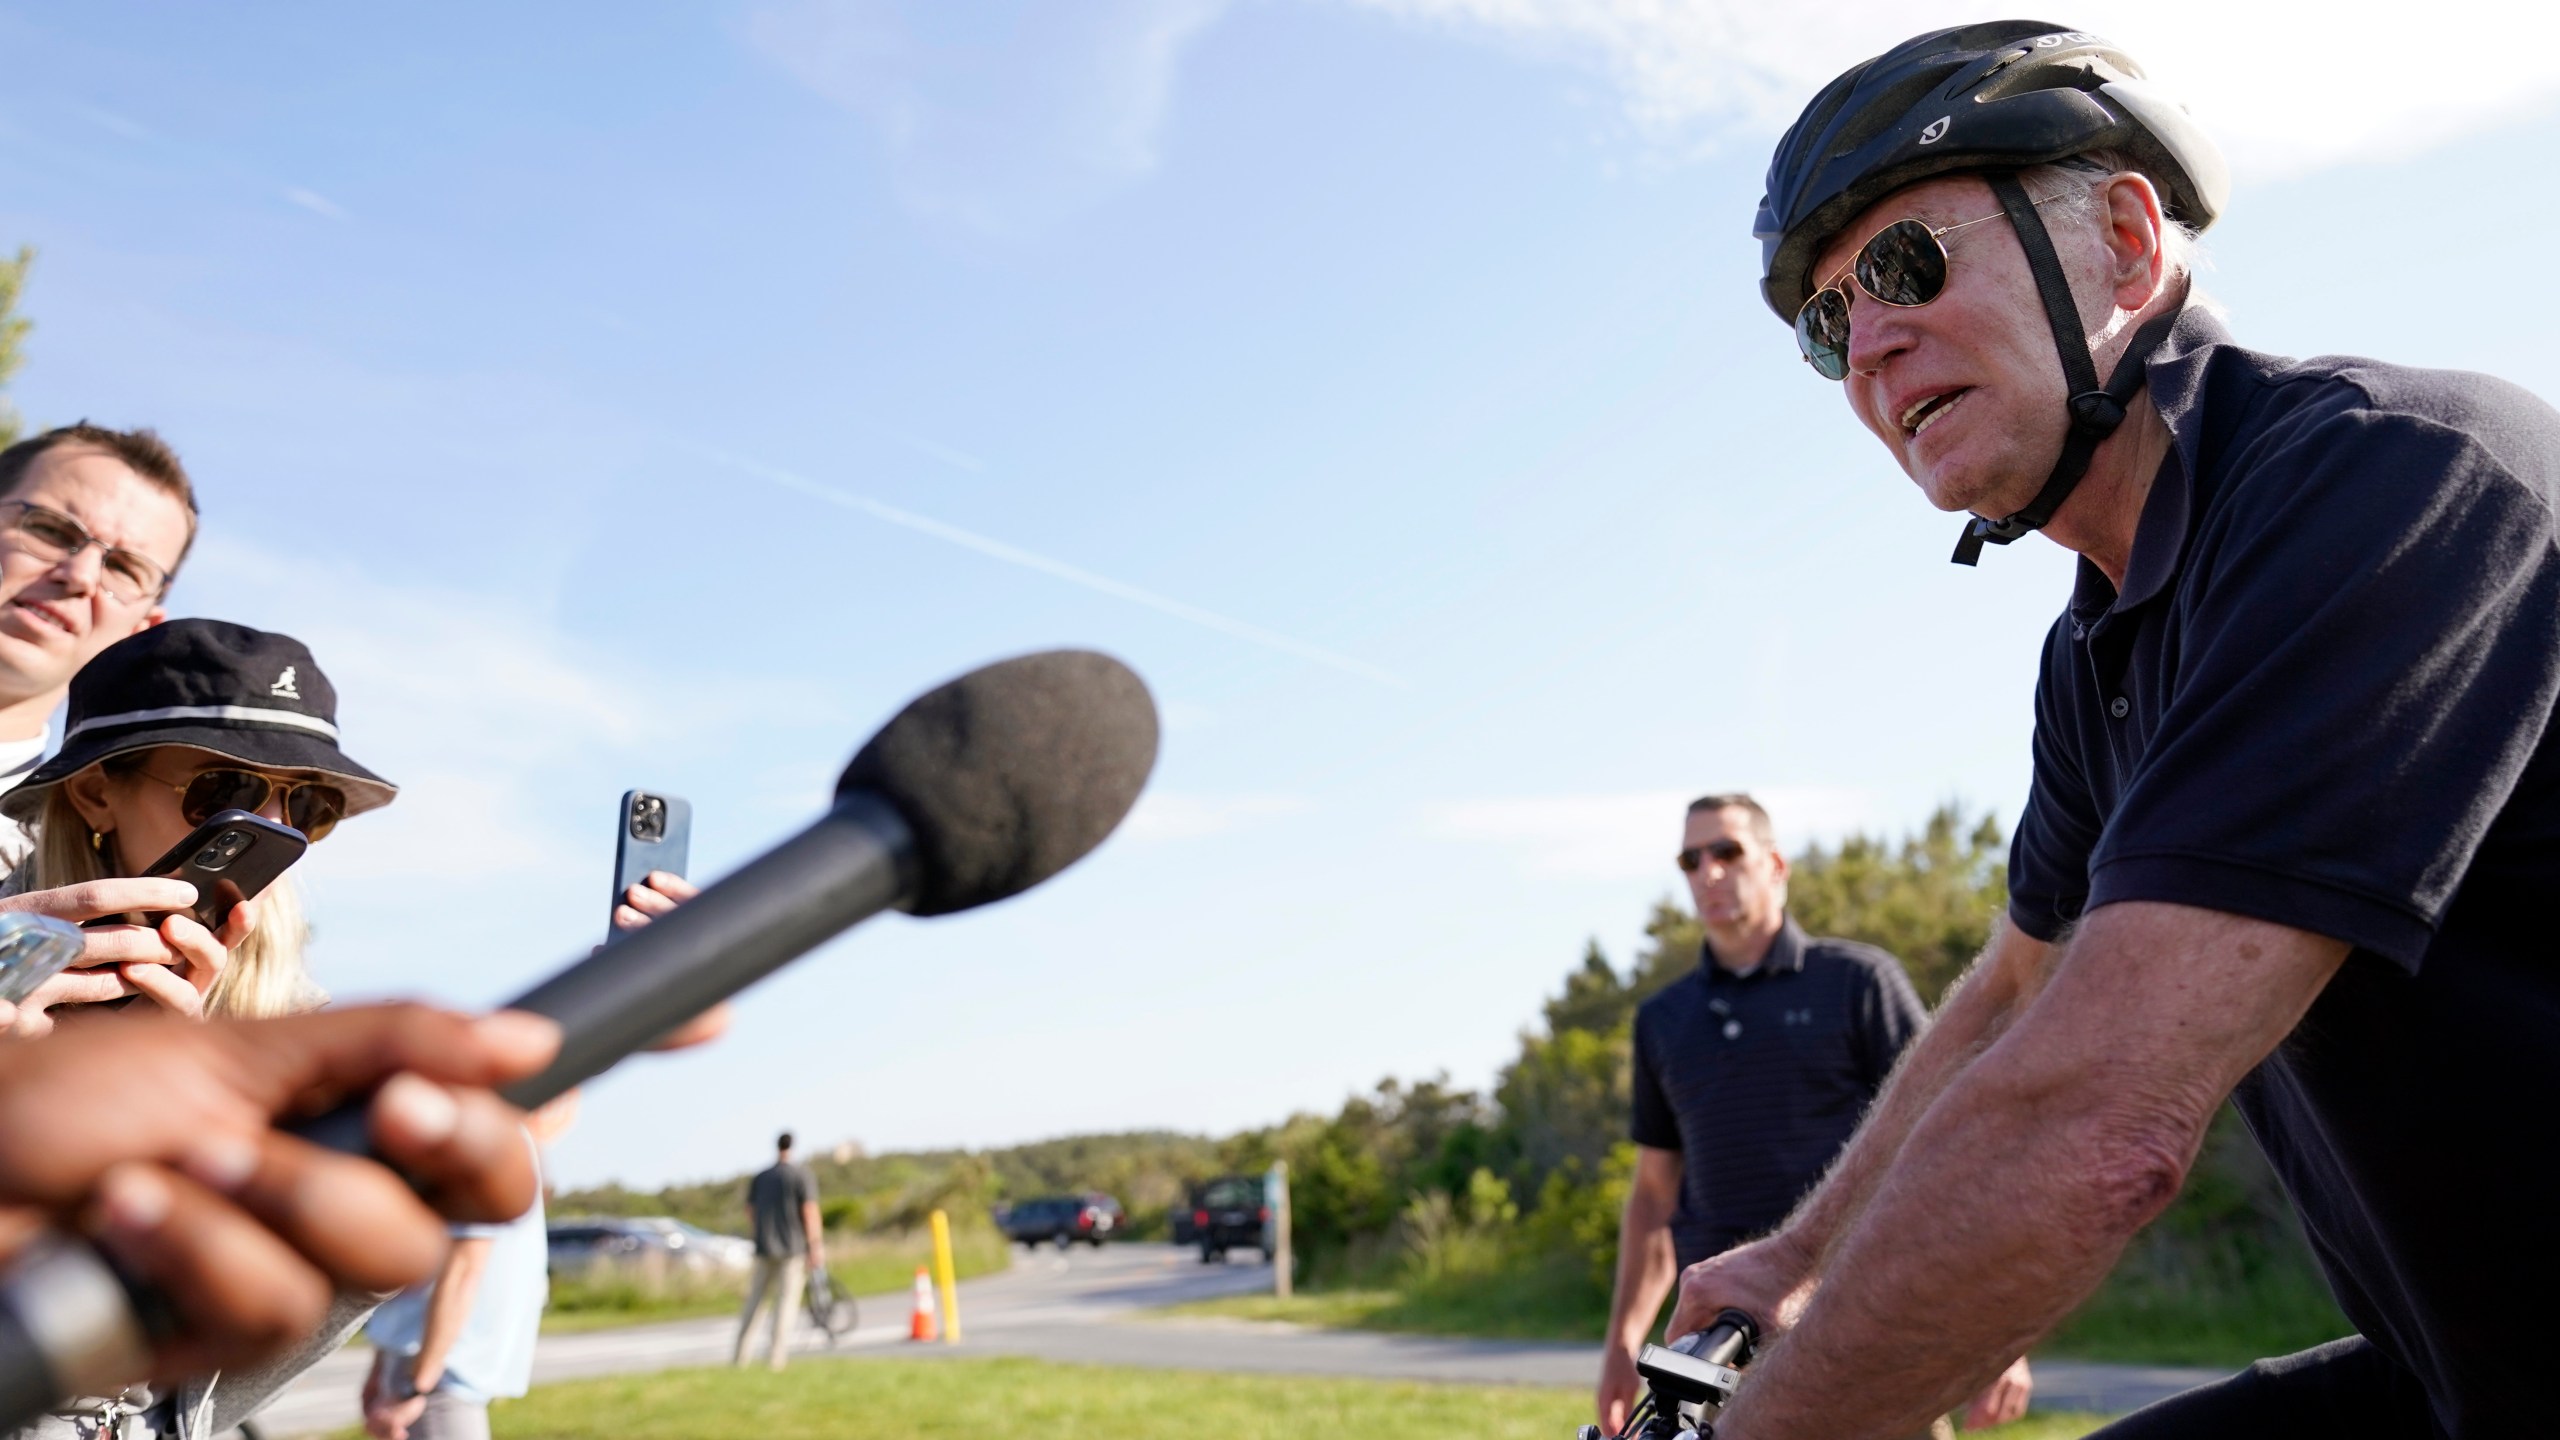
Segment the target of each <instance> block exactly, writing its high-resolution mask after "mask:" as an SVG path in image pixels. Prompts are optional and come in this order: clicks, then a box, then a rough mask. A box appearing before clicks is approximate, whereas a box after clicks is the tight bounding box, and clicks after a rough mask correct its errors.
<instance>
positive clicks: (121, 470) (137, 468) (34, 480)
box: [0, 421, 196, 869]
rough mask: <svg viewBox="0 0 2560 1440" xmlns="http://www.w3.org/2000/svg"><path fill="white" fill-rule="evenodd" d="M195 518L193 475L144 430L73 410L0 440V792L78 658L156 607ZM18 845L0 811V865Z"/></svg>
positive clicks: (22, 771)
mask: <svg viewBox="0 0 2560 1440" xmlns="http://www.w3.org/2000/svg"><path fill="white" fill-rule="evenodd" d="M195 530H196V500H195V487H194V486H193V485H192V484H191V483H190V482H189V481H188V479H187V472H186V469H185V467H184V466H182V465H180V464H179V463H178V457H177V455H176V454H175V453H174V452H172V451H171V450H170V449H169V447H168V445H167V444H166V443H164V442H163V441H162V440H161V439H160V437H159V436H157V435H155V434H153V433H152V432H150V431H148V430H110V429H107V428H106V427H104V426H100V425H91V424H89V423H87V422H86V421H83V422H82V423H80V424H77V425H65V426H62V427H61V428H59V429H54V430H48V431H46V432H44V433H43V434H41V435H37V436H33V437H31V438H29V439H25V440H21V441H19V442H18V443H17V444H15V445H12V446H10V447H9V448H8V449H6V450H0V792H5V791H7V790H10V789H13V788H15V787H16V785H17V782H18V781H19V780H20V779H21V778H23V777H24V776H25V775H26V774H27V773H28V772H29V771H32V770H33V769H35V766H36V762H37V761H38V760H39V759H41V758H42V757H43V753H44V740H45V725H46V722H47V721H49V720H50V719H51V718H52V716H53V712H54V710H55V708H56V707H58V706H59V705H61V703H62V697H63V695H64V692H65V691H66V690H67V689H68V688H69V687H70V684H71V677H72V676H73V675H74V674H76V673H78V672H79V669H80V667H81V666H83V665H86V664H88V663H89V661H90V660H91V659H92V658H93V657H95V656H96V655H97V653H98V652H99V651H101V650H104V649H106V648H107V647H108V646H110V645H112V644H114V643H115V642H117V641H118V640H122V639H124V638H125V637H127V636H129V635H133V634H137V633H139V632H140V631H142V630H144V629H145V628H147V627H149V626H152V625H157V624H158V623H160V621H161V619H162V618H163V617H164V616H165V615H166V613H167V612H166V611H164V610H163V609H162V608H161V605H160V601H161V597H162V596H164V595H166V594H167V593H168V589H169V580H170V577H171V576H172V575H173V574H175V573H176V571H177V568H178V565H179V562H181V561H182V560H184V559H185V558H186V554H187V549H188V547H189V546H190V545H192V544H193V543H194V541H195ZM25 851H26V832H25V831H24V830H22V829H20V828H19V827H18V825H17V823H16V822H15V821H0V869H5V868H6V867H7V866H9V865H14V864H15V863H16V862H17V861H18V860H19V859H20V858H21V857H22V856H23V855H24V854H25Z"/></svg>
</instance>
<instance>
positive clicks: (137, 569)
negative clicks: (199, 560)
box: [0, 500, 169, 605]
mask: <svg viewBox="0 0 2560 1440" xmlns="http://www.w3.org/2000/svg"><path fill="white" fill-rule="evenodd" d="M0 510H6V511H9V512H11V513H10V514H9V517H8V519H7V520H6V521H5V522H0V524H5V526H6V528H5V529H0V543H6V544H7V545H8V547H9V548H10V549H12V550H15V551H17V552H18V553H19V554H21V555H32V556H34V557H35V558H36V559H38V560H41V561H43V562H44V563H45V564H47V565H59V564H61V563H62V562H64V561H65V560H69V559H71V558H73V557H74V556H77V555H78V554H79V553H80V552H81V551H83V550H86V549H88V548H89V547H90V546H92V545H95V546H97V547H98V588H99V589H100V590H103V591H105V592H106V594H107V598H108V599H110V600H113V601H115V602H116V603H117V604H120V605H132V604H135V603H138V602H140V601H144V600H157V599H159V598H160V597H161V596H162V595H164V594H166V593H168V590H169V572H168V571H166V570H163V569H161V568H160V567H159V565H157V564H156V563H154V562H153V561H151V560H149V559H147V558H145V557H144V556H141V555H137V554H135V553H134V552H133V551H131V550H126V549H123V548H121V547H118V546H114V545H110V544H108V543H107V542H106V541H104V540H101V539H99V538H98V537H97V536H95V535H92V534H90V533H89V527H88V526H86V525H83V524H81V523H80V522H79V521H77V520H74V519H73V518H71V517H70V516H68V515H65V514H63V513H62V512H61V511H59V510H51V509H47V508H46V507H44V506H42V505H38V504H36V503H35V502H34V501H32V500H0Z"/></svg>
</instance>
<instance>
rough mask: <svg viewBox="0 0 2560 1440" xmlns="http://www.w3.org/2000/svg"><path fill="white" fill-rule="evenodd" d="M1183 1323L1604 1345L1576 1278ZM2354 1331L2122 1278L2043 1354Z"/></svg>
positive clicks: (1389, 1295) (2292, 1300)
mask: <svg viewBox="0 0 2560 1440" xmlns="http://www.w3.org/2000/svg"><path fill="white" fill-rule="evenodd" d="M1156 1313H1157V1314H1159V1315H1163V1316H1166V1317H1169V1318H1174V1319H1189V1318H1210V1319H1228V1320H1276V1321H1282V1322H1286V1323H1289V1324H1295V1325H1312V1326H1317V1327H1319V1328H1323V1329H1329V1330H1388V1331H1398V1332H1403V1333H1409V1334H1424V1335H1463V1336H1480V1337H1485V1338H1491V1339H1503V1340H1573V1341H1581V1342H1586V1343H1592V1344H1596V1343H1598V1341H1599V1339H1600V1331H1601V1327H1602V1324H1603V1321H1604V1319H1605V1316H1604V1314H1603V1313H1602V1312H1598V1311H1595V1310H1594V1309H1593V1308H1592V1307H1591V1305H1590V1303H1589V1301H1588V1299H1587V1298H1586V1297H1585V1296H1584V1295H1583V1293H1582V1291H1581V1290H1580V1288H1579V1287H1577V1286H1576V1285H1575V1284H1574V1282H1573V1277H1572V1276H1571V1275H1569V1274H1564V1273H1557V1274H1553V1275H1546V1276H1542V1275H1540V1274H1539V1273H1538V1272H1537V1271H1534V1270H1531V1271H1500V1272H1494V1273H1490V1274H1463V1275H1451V1276H1446V1277H1443V1278H1441V1279H1439V1280H1436V1281H1429V1282H1422V1283H1397V1282H1394V1281H1392V1280H1388V1281H1384V1282H1382V1281H1380V1280H1379V1279H1378V1278H1376V1277H1363V1278H1361V1279H1355V1280H1352V1281H1350V1282H1348V1283H1345V1284H1341V1285H1338V1286H1337V1285H1318V1286H1315V1287H1312V1288H1301V1289H1300V1290H1299V1291H1298V1293H1297V1294H1295V1295H1293V1296H1291V1297H1290V1298H1288V1299H1287V1300H1281V1299H1278V1298H1276V1297H1274V1296H1271V1295H1268V1294H1255V1295H1231V1296H1227V1297H1225V1298H1222V1299H1216V1300H1197V1301H1193V1302H1191V1303H1189V1304H1185V1305H1175V1306H1170V1307H1168V1308H1166V1309H1164V1310H1160V1311H1158V1312H1156ZM2346 1333H2348V1327H2347V1325H2346V1322H2345V1321H2344V1320H2343V1319H2341V1318H2340V1317H2339V1315H2338V1312H2337V1307H2336V1306H2335V1305H2333V1304H2332V1303H2331V1302H2330V1300H2329V1296H2328V1292H2327V1291H2325V1290H2323V1289H2322V1288H2320V1284H2319V1281H2318V1280H2317V1279H2316V1278H2314V1277H2311V1276H2307V1275H2296V1274H2285V1273H2279V1274H2275V1275H2270V1276H2266V1277H2262V1278H2258V1279H2256V1280H2255V1281H2254V1282H2253V1283H2246V1284H2232V1283H2223V1284H2196V1283H2193V1282H2186V1283H2177V1282H2173V1281H2170V1280H2166V1279H2159V1278H2154V1277H2153V1276H2151V1275H2148V1274H2140V1273H2130V1274H2120V1275H2119V1276H2117V1278H2116V1279H2115V1281H2114V1282H2113V1283H2111V1284H2109V1285H2108V1286H2107V1288H2106V1289H2104V1290H2102V1291H2100V1292H2099V1293H2098V1295H2097V1296H2096V1297H2095V1298H2093V1299H2092V1300H2091V1301H2090V1302H2089V1303H2088V1304H2087V1305H2085V1306H2083V1307H2082V1308H2081V1309H2080V1311H2079V1312H2078V1313H2077V1314H2075V1315H2073V1316H2072V1317H2071V1319H2070V1320H2069V1321H2068V1322H2066V1323H2065V1324H2064V1325H2063V1327H2062V1328H2061V1329H2060V1330H2058V1331H2056V1332H2055V1333H2054V1335H2053V1338H2052V1339H2051V1340H2050V1341H2049V1342H2048V1343H2047V1344H2046V1345H2044V1346H2043V1347H2041V1348H2040V1349H2039V1351H2038V1353H2040V1354H2050V1355H2055V1356H2069V1357H2071V1358H2074V1359H2080V1360H2110V1361H2118V1362H2122V1363H2126V1364H2138V1365H2214V1366H2226V1367H2235V1368H2236V1367H2238V1366H2241V1365H2246V1364H2248V1363H2249V1362H2250V1361H2252V1360H2256V1359H2260V1358H2262V1357H2265V1356H2270V1355H2290V1354H2292V1353H2293V1352H2295V1351H2297V1350H2306V1349H2309V1348H2310V1347H2312V1346H2314V1345H2317V1344H2320V1343H2322V1342H2323V1341H2328V1340H2334V1339H2336V1338H2338V1337H2339V1336H2341V1335H2344V1334H2346Z"/></svg>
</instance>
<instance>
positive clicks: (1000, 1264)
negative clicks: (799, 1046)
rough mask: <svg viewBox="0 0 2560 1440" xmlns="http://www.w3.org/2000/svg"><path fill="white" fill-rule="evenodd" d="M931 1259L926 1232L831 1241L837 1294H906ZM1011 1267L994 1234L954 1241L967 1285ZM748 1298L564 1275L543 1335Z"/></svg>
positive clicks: (737, 1285)
mask: <svg viewBox="0 0 2560 1440" xmlns="http://www.w3.org/2000/svg"><path fill="white" fill-rule="evenodd" d="M932 1256H933V1242H932V1240H931V1238H930V1237H928V1236H927V1235H926V1234H925V1233H924V1232H923V1231H914V1232H909V1233H903V1234H889V1235H831V1236H829V1237H827V1271H828V1273H829V1274H832V1275H833V1276H835V1280H836V1288H837V1289H838V1290H840V1291H842V1292H843V1293H845V1294H847V1295H878V1294H883V1293H886V1292H889V1291H893V1290H903V1289H905V1288H906V1287H907V1286H908V1285H909V1284H911V1283H913V1282H914V1280H915V1273H916V1267H917V1266H919V1265H923V1264H926V1263H928V1262H929V1261H930V1260H931V1259H932ZM1012 1263H1013V1249H1012V1247H1011V1246H1010V1245H1008V1244H1006V1243H1005V1240H1004V1237H1003V1236H1001V1235H998V1234H996V1233H995V1232H994V1231H992V1230H981V1229H965V1230H959V1231H956V1232H954V1233H953V1235H952V1237H951V1265H952V1269H953V1271H954V1272H955V1273H956V1274H957V1275H958V1277H959V1278H960V1279H963V1280H967V1279H971V1278H973V1277H975V1276H979V1275H991V1274H994V1273H995V1272H997V1271H999V1270H1003V1269H1005V1268H1006V1267H1007V1266H1009V1265H1011V1264H1012ZM746 1294H747V1292H746V1282H745V1280H743V1279H741V1278H738V1277H722V1278H720V1279H716V1280H690V1279H684V1278H670V1279H668V1280H666V1281H663V1282H661V1283H659V1284H656V1285H648V1284H642V1283H639V1282H637V1281H634V1280H629V1279H623V1280H603V1281H596V1280H586V1279H581V1278H575V1277H567V1276H564V1277H561V1278H559V1279H557V1280H554V1281H553V1282H552V1285H551V1308H550V1309H549V1310H547V1311H545V1312H544V1314H543V1317H542V1330H543V1333H544V1334H546V1335H562V1334H572V1333H575V1332H578V1331H582V1330H607V1329H612V1328H614V1327H616V1326H622V1325H653V1324H657V1323H659V1322H661V1321H667V1320H693V1319H699V1318H701V1317H703V1316H706V1315H734V1314H736V1313H738V1307H739V1306H741V1305H742V1304H744V1303H745V1302H746Z"/></svg>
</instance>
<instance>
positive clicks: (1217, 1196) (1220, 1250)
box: [1191, 1175, 1271, 1265]
mask: <svg viewBox="0 0 2560 1440" xmlns="http://www.w3.org/2000/svg"><path fill="white" fill-rule="evenodd" d="M1191 1233H1192V1237H1193V1238H1194V1239H1196V1240H1198V1241H1199V1242H1200V1263H1201V1264H1203V1265H1206V1264H1209V1263H1210V1262H1211V1261H1215V1260H1224V1259H1226V1258H1227V1252H1228V1251H1229V1250H1259V1251H1261V1252H1262V1258H1263V1260H1264V1261H1265V1262H1268V1261H1269V1260H1270V1259H1271V1207H1270V1206H1268V1205H1265V1204H1264V1203H1263V1202H1262V1177H1261V1176H1259V1175H1221V1176H1219V1177H1218V1178H1217V1179H1215V1180H1212V1181H1210V1182H1209V1183H1208V1184H1206V1185H1203V1186H1201V1187H1200V1189H1199V1191H1198V1192H1197V1194H1196V1195H1195V1197H1194V1198H1193V1200H1192V1202H1191Z"/></svg>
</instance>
